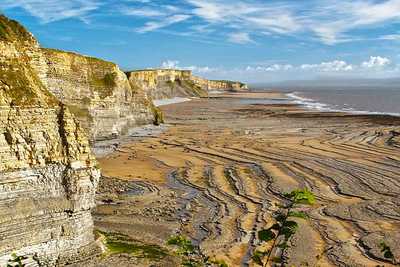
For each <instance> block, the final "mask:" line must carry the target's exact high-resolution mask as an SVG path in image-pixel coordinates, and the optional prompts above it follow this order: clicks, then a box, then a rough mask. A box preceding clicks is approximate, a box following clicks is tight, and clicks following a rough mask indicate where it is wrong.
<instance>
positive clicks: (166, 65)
mask: <svg viewBox="0 0 400 267" xmlns="http://www.w3.org/2000/svg"><path fill="white" fill-rule="evenodd" d="M161 68H163V69H180V70H191V71H193V72H194V73H212V72H218V71H219V70H220V69H219V68H211V67H208V66H187V67H184V66H180V65H179V61H178V60H166V61H164V62H162V63H161Z"/></svg>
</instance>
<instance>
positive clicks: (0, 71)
mask: <svg viewBox="0 0 400 267" xmlns="http://www.w3.org/2000/svg"><path fill="white" fill-rule="evenodd" d="M11 62H12V63H11V64H10V62H1V63H0V89H2V90H3V92H4V95H5V96H6V98H8V100H9V101H10V103H11V104H12V105H16V106H32V105H37V104H43V103H47V104H50V105H53V104H56V103H58V101H57V100H56V99H55V97H54V96H53V95H51V94H50V92H49V91H47V90H46V88H45V87H44V86H43V84H42V82H41V81H40V79H39V77H38V76H37V74H36V72H35V71H34V70H33V69H32V68H31V67H30V66H25V65H23V64H21V63H18V62H13V61H11Z"/></svg>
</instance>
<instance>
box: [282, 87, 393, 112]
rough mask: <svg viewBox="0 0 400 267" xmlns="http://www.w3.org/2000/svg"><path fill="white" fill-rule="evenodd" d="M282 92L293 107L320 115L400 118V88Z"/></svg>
mask: <svg viewBox="0 0 400 267" xmlns="http://www.w3.org/2000/svg"><path fill="white" fill-rule="evenodd" d="M280 91H282V92H284V93H285V94H286V96H287V97H288V99H289V102H290V103H295V104H299V105H303V106H305V107H307V108H310V109H314V110H318V111H345V112H350V113H355V114H387V115H393V116H400V85H399V88H323V89H318V88H312V89H307V88H302V89H299V88H296V89H294V90H288V89H281V90H280ZM280 101H281V100H280Z"/></svg>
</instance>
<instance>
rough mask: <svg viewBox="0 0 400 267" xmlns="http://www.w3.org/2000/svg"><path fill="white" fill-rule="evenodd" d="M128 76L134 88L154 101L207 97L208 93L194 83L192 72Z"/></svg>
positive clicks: (161, 71) (145, 72)
mask: <svg viewBox="0 0 400 267" xmlns="http://www.w3.org/2000/svg"><path fill="white" fill-rule="evenodd" d="M126 75H127V76H128V79H129V81H130V82H131V84H132V85H133V86H134V87H138V88H141V89H142V90H143V92H144V93H145V94H146V95H148V96H149V97H152V98H153V99H163V98H172V97H188V96H189V97H191V96H197V97H202V96H207V91H206V90H205V89H204V88H202V87H201V86H198V85H196V84H195V83H194V82H193V81H192V79H191V76H192V73H191V72H190V71H186V70H183V71H181V70H173V69H157V70H138V71H131V72H127V73H126Z"/></svg>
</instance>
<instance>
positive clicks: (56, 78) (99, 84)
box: [36, 49, 154, 142]
mask: <svg viewBox="0 0 400 267" xmlns="http://www.w3.org/2000/svg"><path fill="white" fill-rule="evenodd" d="M41 51H42V53H43V55H44V58H45V62H46V64H45V65H43V64H40V63H41V62H39V64H36V69H37V70H38V71H39V72H40V73H44V77H43V79H42V80H43V81H44V83H45V84H46V85H47V87H48V89H49V90H50V91H51V92H52V93H53V94H54V95H55V96H56V97H57V98H58V99H59V100H60V101H62V102H63V103H65V104H66V105H68V107H69V109H70V110H71V112H72V113H74V115H75V116H77V118H78V119H79V120H80V121H81V123H82V125H83V126H84V128H85V129H86V130H87V132H88V133H89V135H90V140H91V141H93V142H94V141H99V140H106V139H113V138H116V137H119V136H121V135H125V134H127V133H128V132H129V129H131V128H133V127H135V126H139V125H144V124H150V123H152V122H153V120H154V106H153V104H152V101H151V99H150V98H149V97H147V96H146V94H144V93H143V91H142V90H140V88H137V87H133V86H131V84H130V83H129V81H128V79H127V77H126V75H125V73H123V72H122V71H121V70H120V69H119V67H118V66H117V65H116V64H114V63H111V62H107V61H103V60H100V59H97V58H92V57H87V56H82V55H79V54H75V53H70V52H64V51H59V50H53V49H41Z"/></svg>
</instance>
